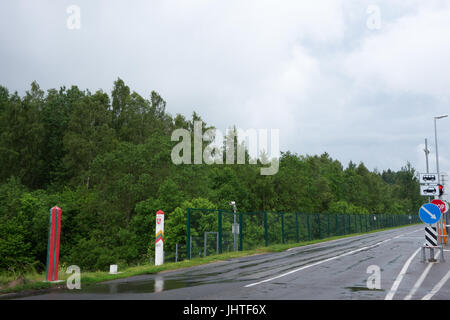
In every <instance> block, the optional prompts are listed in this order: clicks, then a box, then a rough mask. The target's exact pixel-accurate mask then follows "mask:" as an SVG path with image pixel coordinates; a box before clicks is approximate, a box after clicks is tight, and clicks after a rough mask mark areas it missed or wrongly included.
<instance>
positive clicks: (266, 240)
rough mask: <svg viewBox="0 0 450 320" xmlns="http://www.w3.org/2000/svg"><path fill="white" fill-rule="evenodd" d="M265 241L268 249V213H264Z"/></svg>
mask: <svg viewBox="0 0 450 320" xmlns="http://www.w3.org/2000/svg"><path fill="white" fill-rule="evenodd" d="M264 240H265V243H266V247H268V246H269V232H268V230H267V212H266V211H264Z"/></svg>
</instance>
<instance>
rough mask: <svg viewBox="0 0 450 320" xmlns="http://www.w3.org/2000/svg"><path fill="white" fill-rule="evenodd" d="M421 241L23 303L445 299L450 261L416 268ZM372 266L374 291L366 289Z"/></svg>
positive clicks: (135, 281) (393, 233) (397, 240)
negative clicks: (376, 272) (376, 285)
mask: <svg viewBox="0 0 450 320" xmlns="http://www.w3.org/2000/svg"><path fill="white" fill-rule="evenodd" d="M423 242H424V225H420V226H419V225H415V226H411V227H406V228H400V229H395V230H389V231H382V232H377V233H372V234H368V235H362V236H357V237H351V238H345V239H340V240H335V241H331V242H326V243H320V244H315V245H310V246H304V247H298V248H294V249H290V250H288V251H285V252H281V253H272V254H263V255H255V256H250V257H245V258H237V259H230V260H227V261H223V262H215V263H211V264H208V265H203V266H197V267H192V268H188V269H183V270H177V271H169V272H164V273H160V274H156V275H143V276H136V277H131V278H127V279H119V280H114V281H109V282H104V283H102V284H97V285H94V286H88V287H86V288H83V284H81V285H82V289H81V290H63V291H61V290H60V291H56V292H50V293H45V294H40V295H33V296H28V297H23V298H22V299H121V300H125V299H151V300H157V299H176V300H183V299H193V300H203V299H207V300H215V299H218V300H222V299H226V300H243V299H244V300H245V299H250V300H259V299H263V300H276V299H282V300H297V299H302V300H315V299H333V300H336V299H340V300H342V299H343V300H356V299H359V300H360V299H363V300H383V299H386V298H389V299H390V298H392V299H394V300H396V299H402V300H403V299H405V298H410V299H412V300H416V299H422V298H424V297H426V295H427V294H428V295H429V296H428V297H427V298H429V299H431V300H433V299H450V281H445V280H446V279H447V278H446V277H445V276H446V275H447V277H450V272H449V271H450V254H449V252H448V251H444V255H445V258H446V262H444V263H441V262H439V260H438V262H436V263H430V262H428V261H427V262H421V257H422V256H421V252H420V251H418V248H419V247H420V246H421V245H422V244H423ZM446 249H447V248H446ZM449 251H450V248H449ZM437 252H438V251H437V250H436V251H435V253H437ZM414 254H415V255H414ZM428 258H429V252H428V251H427V259H428ZM373 265H375V266H378V267H379V270H380V289H377V290H373V289H368V288H367V279H368V278H369V276H371V274H372V273H368V272H367V270H368V267H369V266H373ZM447 272H449V273H448V274H447ZM433 289H434V290H433ZM430 292H431V293H430Z"/></svg>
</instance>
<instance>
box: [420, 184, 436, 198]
mask: <svg viewBox="0 0 450 320" xmlns="http://www.w3.org/2000/svg"><path fill="white" fill-rule="evenodd" d="M420 195H421V196H439V187H438V186H437V184H435V185H431V184H430V185H421V186H420Z"/></svg>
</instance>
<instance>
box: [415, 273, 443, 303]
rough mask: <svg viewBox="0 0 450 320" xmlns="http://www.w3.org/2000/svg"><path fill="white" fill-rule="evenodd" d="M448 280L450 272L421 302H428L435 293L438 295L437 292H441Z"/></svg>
mask: <svg viewBox="0 0 450 320" xmlns="http://www.w3.org/2000/svg"><path fill="white" fill-rule="evenodd" d="M448 278H450V271H448V272H447V274H446V275H445V276H444V277H443V278H442V279H441V281H439V282H438V284H437V285H435V286H434V288H433V289H432V290H431V291H430V292H429V293H428V294H427V295H425V296H424V297H423V298H422V300H430V299H431V298H432V297H433V296H434V295H435V294H436V293H438V291H439V290H441V288H442V287H443V286H444V284H445V283H446V282H447V280H448Z"/></svg>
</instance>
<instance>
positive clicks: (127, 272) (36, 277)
mask: <svg viewBox="0 0 450 320" xmlns="http://www.w3.org/2000/svg"><path fill="white" fill-rule="evenodd" d="M412 225H413V224H410V225H405V226H400V227H391V228H384V229H377V230H372V231H368V232H361V233H352V234H347V235H340V236H334V237H329V238H323V239H315V240H311V241H303V242H299V243H288V244H275V245H271V246H268V247H260V248H256V249H252V250H244V251H237V252H227V253H222V254H219V255H211V256H207V257H202V258H193V259H191V260H183V261H180V262H169V263H165V264H163V265H161V266H154V265H139V266H134V267H128V268H126V269H124V270H120V271H122V273H120V274H115V275H111V274H109V273H108V272H104V271H96V272H82V273H81V284H82V286H86V285H92V284H95V283H99V282H103V281H108V280H114V279H122V278H128V277H133V276H138V275H145V274H155V273H158V272H162V271H170V270H177V269H182V268H189V267H194V266H198V265H203V264H208V263H213V262H218V261H224V260H228V259H233V258H239V257H245V256H250V255H255V254H264V253H274V252H282V251H285V250H287V249H290V248H296V247H302V246H307V245H311V244H316V243H321V242H327V241H332V240H337V239H344V238H349V237H355V236H359V235H365V234H371V233H376V232H380V231H385V230H392V229H398V228H402V227H409V226H412ZM63 269H64V267H63V268H60V270H59V273H58V275H59V279H60V280H67V278H68V277H69V276H70V274H66V273H65V269H64V270H63ZM17 280H18V277H17V276H14V275H6V274H0V294H7V293H14V292H23V291H27V290H40V289H48V288H58V287H59V288H65V287H66V282H65V281H64V282H61V283H48V282H44V280H45V273H42V274H39V273H37V272H33V273H27V274H24V275H21V276H20V281H17ZM15 281H16V282H17V284H15V283H14V282H15Z"/></svg>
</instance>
